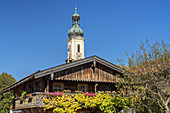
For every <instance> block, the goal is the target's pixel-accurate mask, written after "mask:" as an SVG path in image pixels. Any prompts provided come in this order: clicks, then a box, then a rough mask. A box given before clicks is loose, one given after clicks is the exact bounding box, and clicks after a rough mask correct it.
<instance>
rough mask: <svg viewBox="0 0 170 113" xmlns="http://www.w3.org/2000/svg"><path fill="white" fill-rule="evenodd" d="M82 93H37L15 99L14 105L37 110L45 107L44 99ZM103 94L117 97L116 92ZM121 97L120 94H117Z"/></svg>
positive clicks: (14, 106)
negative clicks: (36, 108)
mask: <svg viewBox="0 0 170 113" xmlns="http://www.w3.org/2000/svg"><path fill="white" fill-rule="evenodd" d="M79 93H82V92H74V93H73V92H62V93H61V92H50V93H45V92H35V93H31V94H30V95H31V96H25V97H22V98H15V99H14V103H13V109H16V110H17V109H26V108H35V107H44V105H45V103H44V102H43V98H44V97H45V98H46V97H49V96H50V95H51V97H55V96H57V95H58V96H61V95H76V94H79ZM97 93H101V94H105V93H109V94H110V95H115V93H114V92H110V91H106V92H103V91H102V92H97ZM97 93H84V94H85V95H87V96H95V95H96V94H97ZM117 95H119V94H117Z"/></svg>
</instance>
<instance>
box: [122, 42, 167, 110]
mask: <svg viewBox="0 0 170 113" xmlns="http://www.w3.org/2000/svg"><path fill="white" fill-rule="evenodd" d="M169 47H170V46H169V45H168V44H165V43H164V41H163V40H162V41H161V44H159V43H158V42H157V41H156V42H155V43H154V44H152V45H150V44H149V43H148V40H147V39H146V44H144V43H143V42H141V45H140V50H138V51H136V52H135V53H132V54H131V55H130V56H129V55H127V57H128V63H129V65H128V68H127V67H125V68H124V74H123V75H122V76H121V77H120V79H119V80H120V82H121V85H122V87H123V88H124V89H126V90H127V91H128V93H127V94H128V96H129V97H133V98H134V105H135V106H136V110H139V109H140V110H141V108H144V109H147V111H149V112H150V113H152V112H155V109H157V110H158V108H159V111H156V112H157V113H158V112H165V113H169V112H170V111H169V106H170V52H169ZM119 61H120V60H119ZM122 61H123V60H121V64H122ZM141 105H142V106H141ZM155 106H157V107H158V108H155ZM153 107H154V108H153ZM144 109H143V110H144Z"/></svg>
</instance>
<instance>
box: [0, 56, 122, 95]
mask: <svg viewBox="0 0 170 113" xmlns="http://www.w3.org/2000/svg"><path fill="white" fill-rule="evenodd" d="M90 62H97V63H99V64H102V65H104V66H106V67H108V68H110V69H112V70H115V71H117V72H118V73H123V72H122V69H121V68H120V67H119V66H117V65H115V64H112V63H111V62H108V61H106V60H104V59H102V58H100V57H98V56H95V55H94V56H91V57H87V58H84V59H81V60H76V61H73V62H70V63H66V64H62V65H59V66H55V67H52V68H49V69H45V70H42V71H37V72H35V73H33V74H31V75H29V76H27V77H25V78H23V79H21V80H19V81H18V82H16V83H14V84H12V85H11V86H9V87H7V88H5V89H4V90H2V91H1V92H0V93H4V92H7V91H10V90H11V89H13V88H14V87H16V86H18V85H20V84H22V83H24V82H26V81H29V80H33V79H38V78H41V77H44V76H47V75H49V74H51V73H55V72H59V71H62V70H65V69H69V68H73V67H76V66H80V65H83V64H86V63H90Z"/></svg>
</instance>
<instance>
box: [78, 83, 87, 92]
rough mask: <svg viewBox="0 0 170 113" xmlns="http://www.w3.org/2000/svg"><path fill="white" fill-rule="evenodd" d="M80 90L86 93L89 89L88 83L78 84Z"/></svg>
mask: <svg viewBox="0 0 170 113" xmlns="http://www.w3.org/2000/svg"><path fill="white" fill-rule="evenodd" d="M78 90H79V91H82V92H84V93H86V91H87V85H81V84H79V85H78Z"/></svg>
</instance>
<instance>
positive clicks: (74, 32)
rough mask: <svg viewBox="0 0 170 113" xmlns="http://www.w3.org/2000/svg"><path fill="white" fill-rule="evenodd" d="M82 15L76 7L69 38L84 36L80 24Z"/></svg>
mask: <svg viewBox="0 0 170 113" xmlns="http://www.w3.org/2000/svg"><path fill="white" fill-rule="evenodd" d="M79 21H80V15H79V14H78V13H77V8H75V13H74V14H73V15H72V28H71V29H70V30H69V31H68V36H69V38H72V37H75V36H82V37H83V36H84V32H83V30H82V29H81V28H80V26H79V24H80V23H79Z"/></svg>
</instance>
